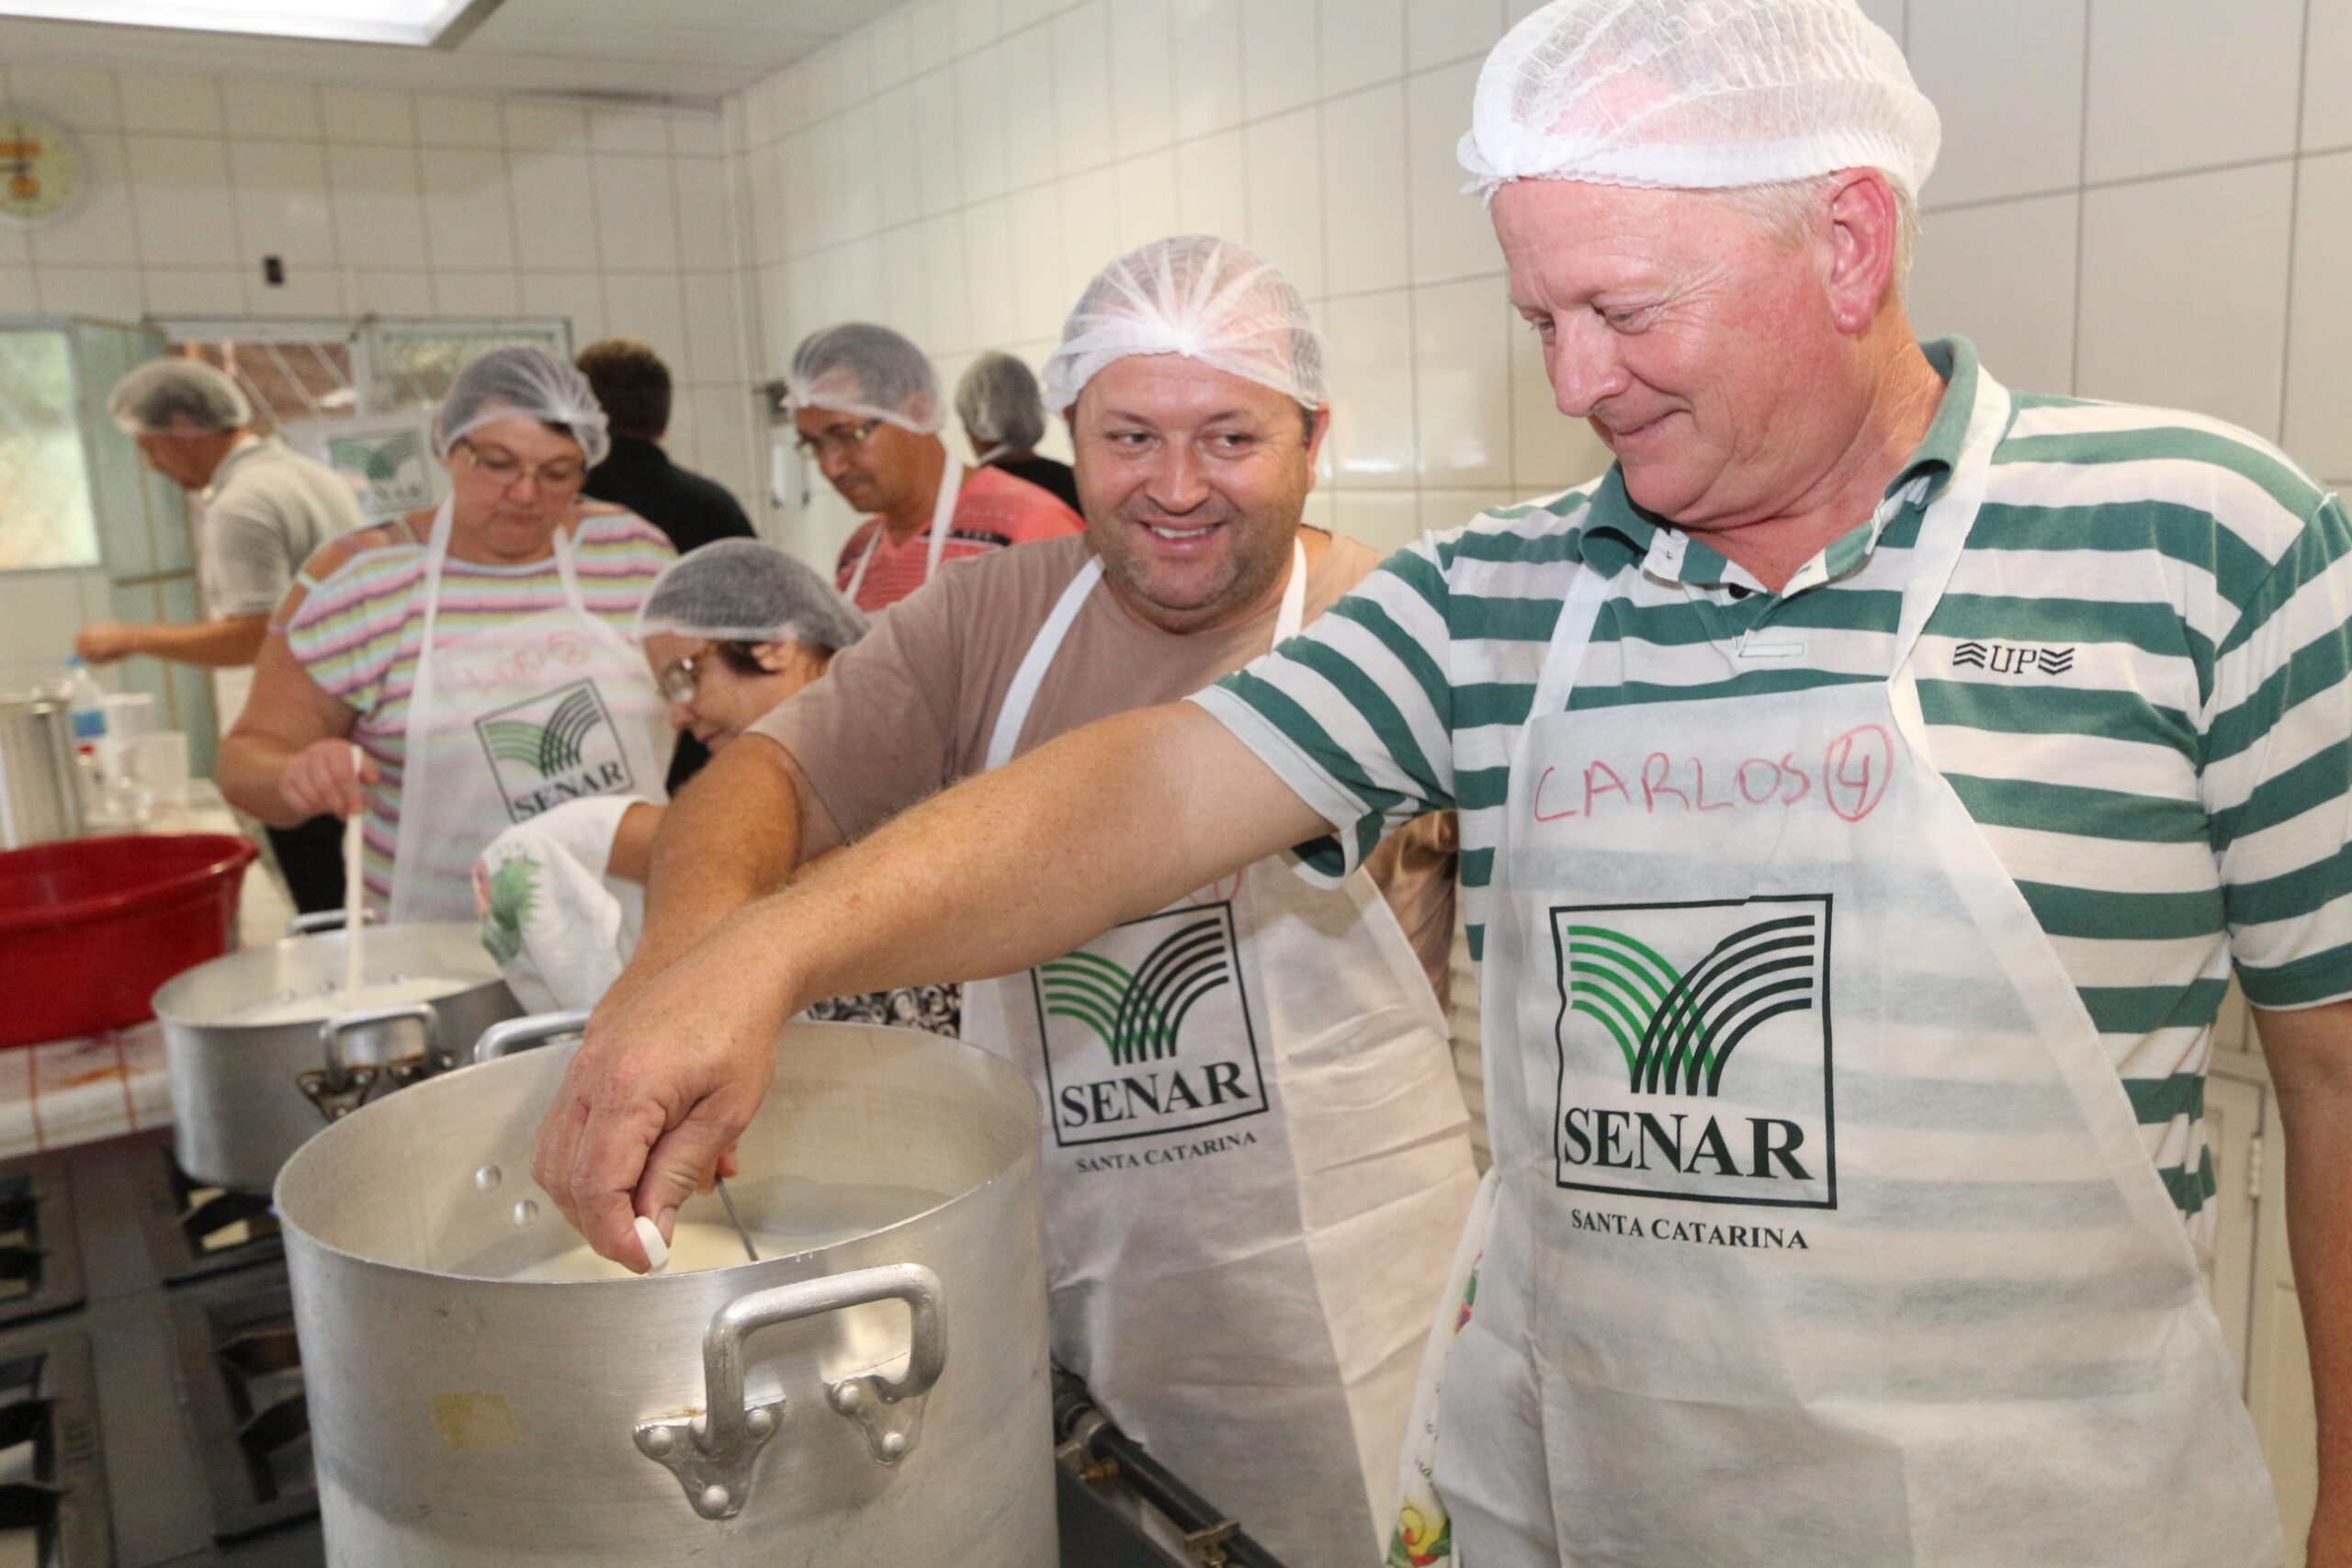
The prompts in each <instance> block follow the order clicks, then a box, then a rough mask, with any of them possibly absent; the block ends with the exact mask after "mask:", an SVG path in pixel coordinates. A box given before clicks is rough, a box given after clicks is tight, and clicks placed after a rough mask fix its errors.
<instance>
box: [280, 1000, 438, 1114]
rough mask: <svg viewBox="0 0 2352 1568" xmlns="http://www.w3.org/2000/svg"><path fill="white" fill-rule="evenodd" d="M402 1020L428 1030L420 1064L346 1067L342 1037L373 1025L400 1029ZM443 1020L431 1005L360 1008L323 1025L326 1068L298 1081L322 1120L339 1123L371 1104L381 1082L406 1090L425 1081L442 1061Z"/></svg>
mask: <svg viewBox="0 0 2352 1568" xmlns="http://www.w3.org/2000/svg"><path fill="white" fill-rule="evenodd" d="M402 1019H414V1020H415V1021H417V1022H419V1023H421V1024H423V1025H424V1055H422V1056H421V1057H417V1058H413V1059H411V1058H405V1057H404V1058H402V1059H401V1061H399V1062H346V1061H345V1060H344V1058H343V1037H344V1036H345V1034H348V1033H349V1032H352V1031H353V1030H355V1029H366V1028H368V1027H369V1026H370V1025H373V1024H379V1023H397V1022H399V1021H401V1020H402ZM440 1041H441V1015H440V1013H439V1012H438V1011H436V1010H435V1009H434V1006H433V1004H432V1003H431V1002H404V1003H401V1005H399V1006H397V1007H383V1008H358V1009H355V1010H352V1011H350V1012H339V1013H336V1014H335V1015H334V1016H333V1017H332V1018H330V1019H328V1020H327V1021H325V1022H324V1023H322V1024H321V1025H319V1043H320V1045H321V1046H322V1048H323V1050H324V1052H325V1055H326V1066H325V1067H324V1068H318V1067H313V1068H311V1070H310V1071H309V1072H306V1073H304V1074H302V1075H301V1076H300V1077H299V1078H297V1079H296V1080H295V1081H296V1082H298V1083H300V1085H301V1086H302V1092H303V1093H304V1094H305V1095H307V1096H309V1097H310V1100H311V1104H313V1105H315V1106H317V1107H318V1108H319V1114H320V1115H322V1116H323V1117H325V1118H326V1119H327V1120H328V1121H330V1122H340V1121H342V1120H343V1119H344V1118H345V1117H346V1116H348V1115H350V1114H351V1113H352V1112H353V1111H356V1110H358V1109H359V1108H360V1107H361V1106H362V1105H365V1104H366V1103H367V1102H368V1096H369V1095H370V1094H373V1093H374V1092H375V1090H376V1084H377V1080H378V1079H379V1078H382V1077H393V1078H395V1079H397V1080H398V1081H400V1082H401V1083H403V1084H405V1083H409V1082H412V1081H413V1080H414V1079H416V1078H419V1077H424V1076H425V1075H426V1074H428V1073H430V1072H431V1071H432V1070H433V1063H434V1061H435V1058H436V1057H438V1056H439V1055H440Z"/></svg>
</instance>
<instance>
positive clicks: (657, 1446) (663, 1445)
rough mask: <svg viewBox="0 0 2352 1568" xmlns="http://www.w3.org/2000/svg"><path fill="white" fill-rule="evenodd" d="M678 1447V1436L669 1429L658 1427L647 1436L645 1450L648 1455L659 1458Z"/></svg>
mask: <svg viewBox="0 0 2352 1568" xmlns="http://www.w3.org/2000/svg"><path fill="white" fill-rule="evenodd" d="M677 1446H678V1434H677V1433H675V1432H673V1431H672V1430H670V1428H669V1427H654V1428H653V1429H652V1430H651V1431H650V1432H648V1433H646V1434H645V1448H646V1451H647V1452H648V1453H651V1454H654V1455H657V1456H658V1455H661V1454H666V1453H668V1452H669V1451H670V1450H672V1449H674V1448H676V1447H677Z"/></svg>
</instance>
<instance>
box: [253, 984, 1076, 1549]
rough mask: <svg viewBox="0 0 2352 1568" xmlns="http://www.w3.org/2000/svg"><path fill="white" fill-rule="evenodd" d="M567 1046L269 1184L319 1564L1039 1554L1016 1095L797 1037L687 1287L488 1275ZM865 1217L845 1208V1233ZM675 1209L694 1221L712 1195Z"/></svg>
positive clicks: (1043, 1429)
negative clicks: (304, 1405) (758, 1255)
mask: <svg viewBox="0 0 2352 1568" xmlns="http://www.w3.org/2000/svg"><path fill="white" fill-rule="evenodd" d="M570 1057H571V1052H570V1051H564V1050H543V1051H535V1052H531V1053H529V1054H528V1055H513V1056H508V1057H506V1058H504V1059H503V1060H499V1061H493V1062H489V1063H485V1064H484V1065H482V1066H473V1067H469V1068H466V1069H465V1070H463V1071H461V1072H458V1073H454V1074H451V1075H449V1076H447V1077H440V1078H436V1079H434V1080H433V1081H431V1082H429V1083H424V1084H420V1085H418V1086H417V1087H416V1088H414V1089H408V1090H406V1091H404V1092H402V1093H401V1094H399V1095H397V1096H394V1097H393V1098H392V1099H390V1100H384V1101H382V1102H381V1103H379V1104H374V1105H370V1106H368V1108H367V1109H366V1110H364V1111H361V1112H359V1113H358V1114H357V1115H355V1116H352V1117H350V1118H348V1119H347V1120H345V1121H343V1122H338V1123H336V1124H335V1125H334V1126H333V1127H330V1128H328V1129H327V1130H326V1131H325V1132H323V1133H322V1134H319V1135H318V1136H317V1137H315V1138H313V1139H311V1141H310V1142H309V1143H308V1144H306V1145H303V1147H302V1148H301V1149H300V1150H299V1151H298V1152H297V1153H296V1154H295V1156H294V1157H293V1158H292V1159H290V1160H288V1162H287V1164H286V1168H285V1170H284V1171H283V1172H282V1173H281V1174H280V1175H279V1177H278V1180H277V1213H278V1216H279V1218H280V1220H281V1221H282V1222H283V1224H284V1227H285V1234H286V1247H287V1256H288V1263H289V1265H290V1267H291V1270H292V1275H293V1286H294V1314H295V1323H296V1327H297V1331H298V1333H299V1334H300V1337H301V1341H302V1374H303V1378H304V1382H305V1385H306V1389H307V1392H308V1399H309V1404H310V1420H311V1445H312V1451H313V1454H314V1457H315V1460H316V1465H317V1471H318V1478H319V1494H320V1499H321V1507H322V1513H323V1515H324V1517H325V1521H326V1537H327V1550H328V1557H329V1560H330V1562H334V1563H339V1564H345V1565H347V1568H360V1565H362V1564H366V1565H369V1568H374V1565H378V1564H384V1563H395V1562H396V1563H400V1564H402V1565H403V1568H513V1565H515V1564H556V1563H561V1564H564V1565H566V1568H580V1565H594V1564H611V1565H614V1568H620V1565H623V1564H626V1565H627V1568H642V1565H643V1564H647V1563H655V1562H696V1563H706V1564H714V1565H718V1568H747V1565H750V1564H755V1563H756V1564H762V1565H765V1564H773V1563H781V1562H790V1563H794V1564H797V1565H802V1568H827V1565H855V1568H880V1565H884V1564H888V1565H889V1568H900V1565H906V1568H925V1565H930V1564H938V1565H940V1568H948V1565H954V1568H1039V1565H1041V1564H1051V1563H1052V1562H1054V1561H1055V1558H1056V1541H1055V1528H1054V1475H1053V1455H1052V1438H1051V1432H1050V1429H1049V1428H1050V1416H1049V1384H1048V1372H1047V1364H1046V1291H1045V1278H1044V1271H1043V1264H1042V1261H1041V1242H1040V1235H1039V1230H1040V1219H1039V1214H1040V1210H1039V1196H1038V1166H1039V1158H1040V1156H1039V1147H1040V1130H1039V1128H1040V1123H1039V1111H1038V1109H1037V1101H1036V1097H1035V1094H1034V1093H1032V1092H1031V1090H1030V1089H1029V1088H1028V1086H1027V1084H1026V1083H1024V1082H1023V1080H1022V1078H1021V1077H1020V1076H1019V1075H1018V1074H1017V1073H1015V1072H1013V1071H1012V1068H1011V1067H1010V1066H1008V1065H1007V1064H1005V1063H1004V1062H1002V1061H1001V1060H1000V1059H998V1058H997V1057H995V1056H992V1055H989V1054H987V1053H986V1052H983V1051H979V1050H977V1049H975V1048H973V1047H971V1046H967V1045H962V1044H959V1043H956V1042H954V1041H950V1040H943V1039H940V1038H937V1037H935V1036H933V1035H929V1034H922V1033H918V1032H911V1031H907V1030H898V1029H884V1028H876V1027H870V1026H865V1025H855V1024H797V1025H795V1026H793V1027H792V1028H791V1029H789V1030H787V1031H786V1033H785V1035H784V1037H783V1039H782V1041H781V1042H780V1043H779V1045H778V1048H777V1052H776V1076H775V1085H774V1087H773V1088H772V1089H770V1091H769V1094H768V1098H767V1100H766V1102H765V1104H764V1105H763V1107H762V1109H761V1111H760V1112H759V1114H758V1116H757V1117H755V1118H754V1119H753V1121H752V1125H751V1127H750V1128H749V1129H748V1130H747V1131H746V1132H745V1134H744V1135H743V1137H742V1139H741V1143H740V1144H739V1145H738V1156H739V1159H740V1167H741V1173H740V1174H739V1175H738V1176H737V1177H736V1178H735V1179H733V1180H732V1181H731V1182H730V1184H729V1185H730V1186H731V1187H732V1188H733V1190H734V1197H735V1206H736V1208H737V1209H738V1210H739V1211H741V1214H742V1217H743V1221H744V1224H746V1225H747V1226H748V1227H749V1228H750V1230H751V1231H752V1233H753V1235H755V1236H758V1235H768V1236H770V1237H773V1236H775V1235H777V1234H779V1233H785V1232H795V1231H797V1232H798V1233H799V1234H800V1235H804V1236H808V1237H809V1238H810V1239H811V1240H812V1242H813V1245H809V1246H806V1247H800V1248H799V1249H797V1250H793V1251H787V1252H784V1253H783V1254H782V1255H780V1256H775V1257H773V1258H770V1257H767V1254H766V1251H765V1249H764V1248H763V1258H765V1260H764V1261H762V1262H759V1263H748V1262H747V1263H741V1264H737V1265H735V1266H733V1267H729V1268H718V1269H707V1270H704V1271H701V1272H694V1273H683V1274H682V1273H671V1274H666V1275H659V1276H653V1277H649V1278H645V1279H634V1278H621V1279H612V1280H591V1281H584V1282H563V1283H557V1282H540V1281H526V1280H515V1279H512V1278H509V1276H510V1275H512V1274H513V1273H515V1271H516V1270H518V1269H525V1268H528V1267H530V1266H532V1265H534V1264H537V1263H541V1262H543V1261H544V1260H547V1259H549V1258H556V1257H558V1256H559V1255H561V1254H563V1253H565V1252H566V1251H567V1250H568V1249H570V1248H572V1247H576V1246H578V1245H579V1237H578V1236H577V1235H574V1234H573V1233H572V1232H571V1229H570V1228H569V1227H568V1226H567V1225H566V1224H565V1223H564V1221H563V1219H562V1218H561V1216H560V1214H559V1213H557V1211H556V1209H555V1206H554V1204H553V1203H551V1202H549V1201H548V1199H547V1198H546V1196H545V1194H543V1193H541V1192H540V1191H539V1190H537V1188H536V1187H534V1186H533V1185H532V1182H531V1179H530V1161H531V1148H532V1143H533V1139H534V1136H535V1134H536V1133H537V1127H538V1122H539V1118H540V1116H541V1114H542V1113H543V1112H544V1111H546V1109H547V1107H548V1103H549V1101H550V1100H551V1099H552V1098H553V1096H554V1093H555V1090H556V1087H557V1084H558V1082H559V1080H560V1078H561V1077H562V1075H563V1071H564V1068H565V1066H566V1065H567V1064H568V1062H569V1060H570ZM865 1222H872V1223H865ZM679 1223H680V1224H681V1225H682V1226H683V1225H687V1224H713V1225H723V1224H725V1223H726V1222H725V1218H724V1215H723V1213H722V1212H721V1210H720V1209H719V1206H718V1201H717V1200H716V1199H715V1198H712V1197H707V1196H706V1197H704V1198H701V1199H697V1200H695V1201H694V1202H690V1203H688V1204H687V1205H686V1206H685V1207H684V1210H682V1211H681V1213H680V1215H679Z"/></svg>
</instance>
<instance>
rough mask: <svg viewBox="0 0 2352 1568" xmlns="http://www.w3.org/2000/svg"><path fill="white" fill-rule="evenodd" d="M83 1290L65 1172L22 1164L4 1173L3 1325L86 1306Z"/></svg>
mask: <svg viewBox="0 0 2352 1568" xmlns="http://www.w3.org/2000/svg"><path fill="white" fill-rule="evenodd" d="M82 1293H83V1292H82V1255H81V1250H80V1248H79V1247H77V1246H76V1245H75V1244H74V1200H73V1195H72V1190H71V1187H70V1185H69V1183H68V1182H67V1179H66V1176H65V1173H64V1171H62V1170H61V1169H58V1168H55V1167H51V1166H40V1167H20V1168H17V1169H15V1170H12V1171H10V1172H8V1173H7V1174H6V1175H0V1325H7V1324H13V1323H23V1322H27V1321H28V1320H30V1319H32V1318H36V1317H41V1316H44V1315H46V1314H50V1313H53V1312H64V1311H66V1310H68V1309H70V1308H73V1307H77V1306H80V1305H81V1304H82Z"/></svg>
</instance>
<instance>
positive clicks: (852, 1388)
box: [833, 1382, 865, 1416]
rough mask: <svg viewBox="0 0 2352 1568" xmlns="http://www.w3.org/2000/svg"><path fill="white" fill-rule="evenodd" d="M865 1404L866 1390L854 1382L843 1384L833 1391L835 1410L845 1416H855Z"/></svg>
mask: <svg viewBox="0 0 2352 1568" xmlns="http://www.w3.org/2000/svg"><path fill="white" fill-rule="evenodd" d="M861 1404H865V1390H864V1389H863V1388H860V1387H859V1386H858V1385H857V1384H855V1383H854V1382H845V1383H842V1384H840V1385H839V1386H837V1387H836V1388H834V1390H833V1408H834V1409H836V1410H838V1411H840V1412H841V1413H842V1415H844V1416H853V1415H855V1414H856V1413H857V1407H858V1406H859V1405H861Z"/></svg>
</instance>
